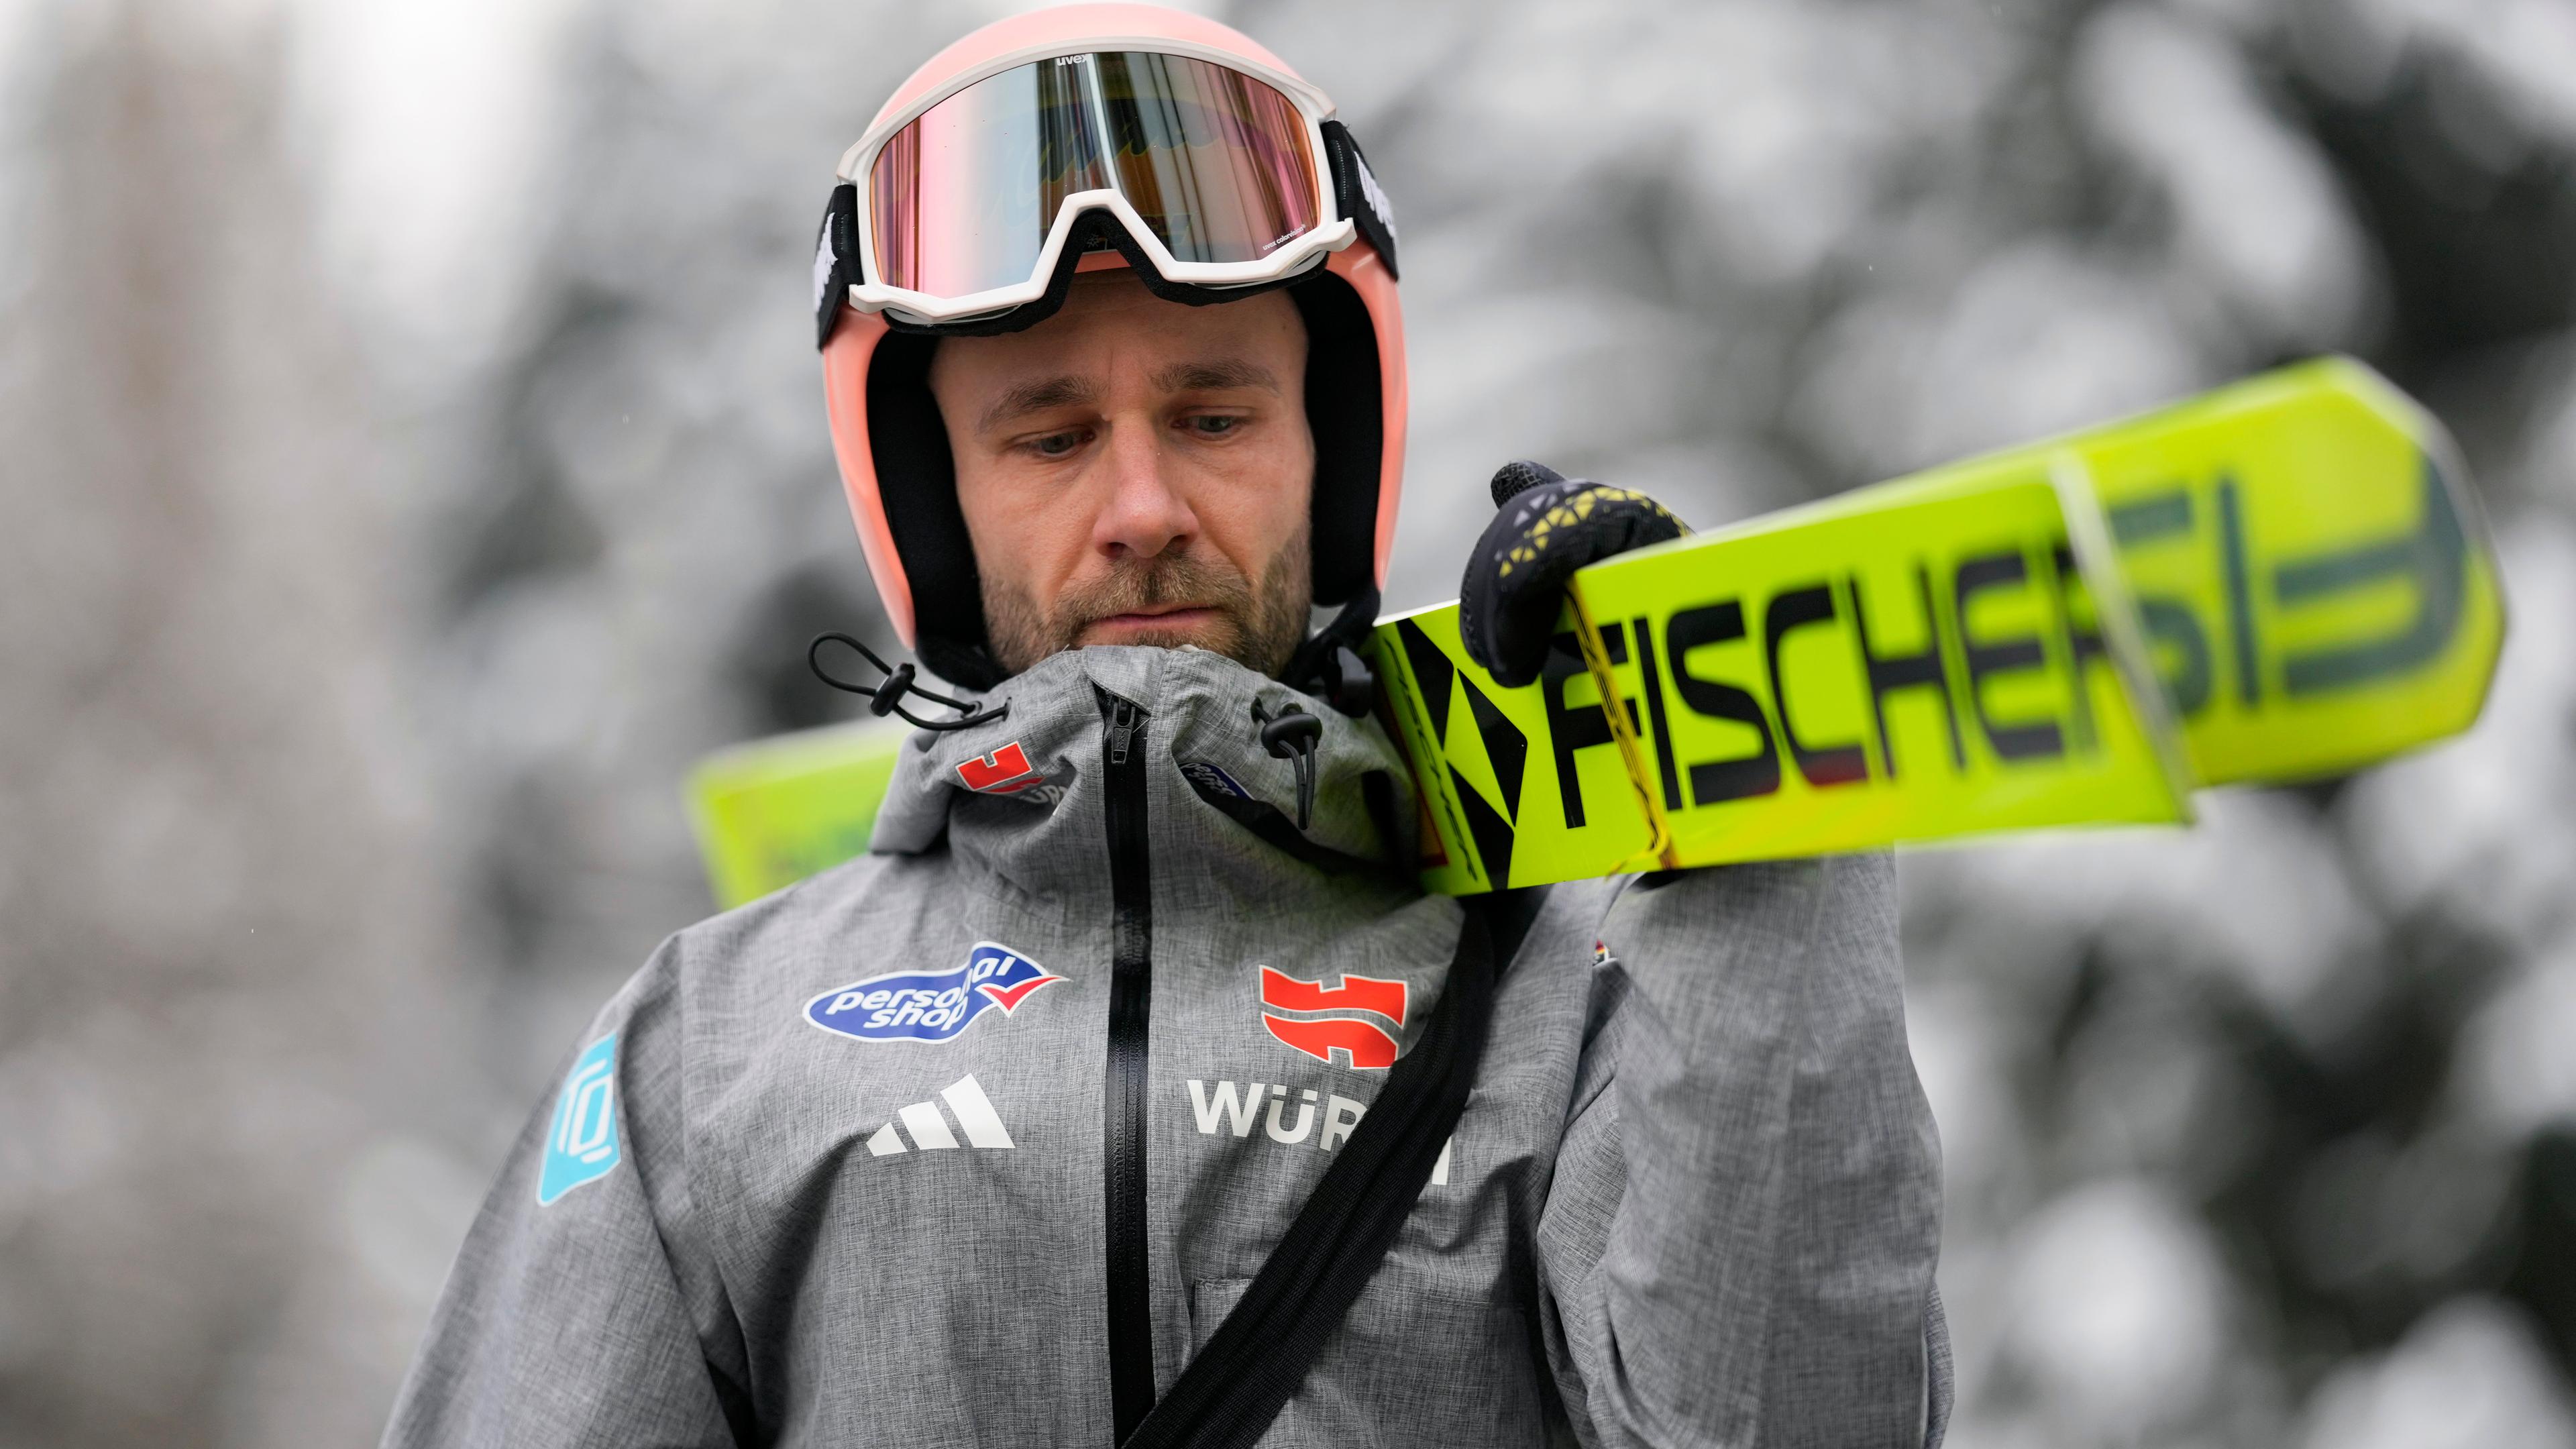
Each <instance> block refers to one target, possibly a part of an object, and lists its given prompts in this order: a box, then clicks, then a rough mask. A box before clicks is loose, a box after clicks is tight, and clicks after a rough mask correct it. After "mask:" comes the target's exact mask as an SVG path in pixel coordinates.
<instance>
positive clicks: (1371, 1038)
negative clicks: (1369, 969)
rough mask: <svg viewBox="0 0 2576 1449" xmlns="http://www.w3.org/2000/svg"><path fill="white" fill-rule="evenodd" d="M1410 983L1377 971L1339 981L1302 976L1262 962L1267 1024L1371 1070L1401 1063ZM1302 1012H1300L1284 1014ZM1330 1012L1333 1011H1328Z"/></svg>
mask: <svg viewBox="0 0 2576 1449" xmlns="http://www.w3.org/2000/svg"><path fill="white" fill-rule="evenodd" d="M1404 998H1405V986H1404V983H1403V982H1401V981H1381V980H1379V979H1378V978H1377V977H1374V976H1344V977H1342V978H1341V982H1340V984H1339V985H1337V986H1326V985H1325V984H1324V983H1323V982H1321V981H1300V980H1298V979H1297V978H1296V977H1294V976H1290V975H1288V974H1287V973H1286V972H1284V971H1277V970H1273V969H1272V968H1270V967H1268V966H1264V967H1262V968H1261V1005H1262V1008H1263V1010H1262V1013H1261V1024H1262V1025H1263V1026H1266V1027H1268V1028H1269V1029H1270V1034H1271V1035H1272V1036H1275V1037H1277V1038H1279V1040H1281V1041H1283V1042H1285V1043H1287V1044H1288V1045H1290V1046H1292V1047H1295V1048H1296V1049H1297V1050H1299V1051H1301V1052H1304V1053H1305V1054H1306V1055H1308V1056H1310V1057H1313V1058H1314V1059H1315V1060H1317V1061H1319V1062H1332V1061H1334V1060H1335V1058H1334V1053H1336V1052H1338V1053H1340V1054H1341V1056H1340V1061H1339V1064H1340V1065H1343V1066H1351V1067H1359V1068H1362V1069H1364V1070H1369V1071H1382V1070H1384V1069H1386V1068H1388V1067H1391V1066H1394V1065H1395V1053H1396V1039H1395V1030H1394V1029H1398V1028H1401V1027H1402V1026H1403V1025H1404ZM1285 1012H1296V1013H1298V1014H1297V1015H1295V1016H1287V1015H1282V1014H1281V1013H1285ZM1325 1013H1330V1014H1329V1015H1326V1014H1325Z"/></svg>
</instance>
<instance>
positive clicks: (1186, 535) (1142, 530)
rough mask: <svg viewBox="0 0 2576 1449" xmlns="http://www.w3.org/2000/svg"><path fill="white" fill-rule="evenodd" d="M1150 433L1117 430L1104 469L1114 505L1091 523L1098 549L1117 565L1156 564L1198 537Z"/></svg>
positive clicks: (1194, 516) (1192, 517) (1195, 521)
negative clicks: (1128, 560) (1123, 561)
mask: <svg viewBox="0 0 2576 1449" xmlns="http://www.w3.org/2000/svg"><path fill="white" fill-rule="evenodd" d="M1159 441H1160V439H1158V438H1157V437H1156V436H1155V432H1154V429H1153V428H1151V427H1123V428H1113V429H1112V430H1111V431H1110V434H1109V446H1108V448H1107V450H1106V451H1105V453H1104V454H1103V456H1102V459H1101V462H1102V464H1103V465H1104V466H1105V467H1107V468H1108V470H1109V501H1108V503H1107V505H1106V506H1104V507H1103V508H1102V509H1101V510H1100V516H1099V517H1098V518H1096V519H1094V520H1093V521H1092V526H1091V542H1092V546H1093V547H1094V548H1097V549H1099V550H1100V551H1101V552H1102V553H1105V554H1107V555H1109V556H1110V557H1111V558H1112V559H1117V558H1121V557H1129V556H1132V557H1135V558H1140V559H1146V558H1152V557H1154V556H1155V555H1156V554H1159V553H1161V552H1162V551H1163V550H1165V549H1167V548H1169V547H1171V546H1172V545H1173V544H1174V543H1185V542H1187V541H1188V540H1189V539H1190V538H1191V537H1193V536H1194V535H1196V534H1197V532H1198V527H1199V520H1198V515H1197V514H1195V513H1193V512H1191V511H1190V505H1189V503H1188V501H1187V500H1185V499H1184V498H1182V497H1181V495H1180V493H1179V492H1178V491H1177V490H1175V489H1174V488H1173V487H1172V486H1171V481H1170V480H1169V479H1168V478H1167V477H1166V476H1165V473H1164V469H1165V468H1166V466H1167V465H1168V462H1169V460H1168V459H1166V458H1164V457H1163V450H1162V449H1161V448H1159V447H1157V446H1156V444H1157V443H1158V442H1159Z"/></svg>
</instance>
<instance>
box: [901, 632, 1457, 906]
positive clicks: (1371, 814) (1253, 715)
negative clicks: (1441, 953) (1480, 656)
mask: <svg viewBox="0 0 2576 1449" xmlns="http://www.w3.org/2000/svg"><path fill="white" fill-rule="evenodd" d="M1104 697H1108V698H1115V699H1125V700H1128V701H1130V702H1132V703H1133V704H1134V705H1135V706H1137V708H1138V709H1140V710H1141V711H1142V712H1143V714H1144V716H1145V719H1144V725H1143V733H1142V737H1141V738H1142V744H1143V749H1144V752H1145V758H1146V761H1147V765H1148V768H1147V771H1146V778H1147V785H1148V819H1149V821H1150V823H1151V828H1152V832H1153V837H1152V838H1153V846H1154V850H1155V852H1156V855H1157V857H1158V859H1160V860H1172V859H1177V858H1181V856H1179V855H1176V854H1175V852H1179V853H1183V854H1184V855H1186V856H1188V857H1195V858H1196V861H1197V862H1198V863H1203V864H1204V865H1205V866H1206V868H1208V869H1210V870H1213V871H1216V872H1218V873H1220V874H1228V873H1232V874H1249V875H1250V876H1251V877H1253V878H1254V879H1252V880H1248V881H1240V882H1237V884H1244V885H1253V886H1259V885H1261V884H1263V883H1264V882H1265V881H1266V882H1267V883H1269V884H1272V885H1275V884H1276V883H1277V881H1278V879H1279V877H1280V873H1282V872H1288V873H1292V874H1293V873H1295V872H1298V871H1319V872H1322V873H1324V874H1328V875H1337V874H1360V875H1373V876H1375V877H1377V878H1379V879H1381V880H1384V881H1390V882H1401V883H1402V884H1403V885H1405V886H1406V887H1407V888H1409V887H1410V884H1411V877H1412V872H1413V863H1414V847H1415V839H1416V835H1415V832H1416V817H1415V806H1414V801H1413V784H1412V780H1411V778H1410V777H1409V775H1408V774H1407V773H1406V770H1405V766H1404V762H1403V759H1402V757H1401V756H1400V755H1399V754H1398V753H1397V752H1396V750H1395V747H1394V746H1393V745H1391V744H1390V743H1389V742H1388V740H1387V738H1386V735H1385V733H1384V731H1383V730H1381V729H1380V727H1379V726H1378V724H1377V722H1376V721H1375V720H1373V719H1359V720H1353V719H1349V718H1347V717H1345V716H1343V715H1342V714H1340V713H1338V712H1336V711H1335V710H1333V709H1331V708H1330V707H1329V706H1327V705H1325V704H1323V703H1322V702H1321V701H1318V700H1316V699H1313V698H1311V697H1309V696H1307V695H1305V694H1302V693H1300V692H1298V691H1296V690H1293V689H1290V688H1289V687H1287V686H1286V685H1284V684H1281V683H1279V682H1278V681H1276V680H1273V679H1270V678H1267V677H1265V676H1263V675H1259V674H1256V673H1254V672H1253V671H1251V670H1249V669H1246V668H1244V667H1243V666H1242V665H1239V664H1237V663H1235V662H1234V661H1233V660H1231V659H1228V658H1226V657H1224V656H1223V655H1219V654H1212V653H1209V652H1207V651H1205V650H1202V649H1192V648H1182V649H1157V648H1138V647H1123V646H1099V647H1094V648H1088V649H1078V650H1070V651H1067V652H1065V653H1061V654H1056V655H1053V656H1051V657H1049V658H1047V659H1045V660H1043V661H1041V662H1040V663H1038V664H1037V665H1035V666H1034V667H1032V668H1030V669H1029V670H1027V671H1026V672H1024V673H1022V674H1019V675H1017V676H1015V677H1013V678H1012V679H1010V680H1008V681H1006V682H1005V683H1004V684H1002V685H1001V686H1000V687H999V688H998V689H996V690H995V691H994V692H993V694H992V696H991V698H990V699H989V700H988V701H987V702H988V703H990V704H995V705H1000V704H1007V705H1008V712H1007V713H1006V714H1005V715H1004V716H1003V717H1002V718H1000V719H997V720H994V721H992V722H990V723H988V724H984V725H979V726H977V727H975V728H973V729H966V730H956V731H949V732H944V733H933V732H930V731H923V732H921V733H919V734H916V735H914V736H913V737H912V739H911V740H909V741H908V742H907V744H906V747H905V749H904V752H903V756H902V759H901V761H900V762H899V763H898V765H897V766H896V769H895V774H894V779H893V782H892V784H891V785H890V787H889V788H888V791H887V795H886V800H885V804H884V806H883V807H882V809H881V810H880V812H879V814H878V817H877V823H876V827H875V834H874V837H873V839H872V841H871V849H873V850H875V851H877V852H879V853H892V854H920V853H923V852H926V851H930V850H933V849H935V848H937V846H938V845H939V843H940V842H941V840H942V839H943V838H944V839H945V840H946V841H947V843H948V845H949V847H950V848H951V849H952V850H953V851H955V852H956V853H957V854H958V855H959V856H960V857H961V858H964V859H966V860H968V861H970V862H972V863H974V864H977V865H980V866H983V867H985V868H987V869H989V870H991V871H992V872H994V873H996V874H998V875H1001V876H1003V877H1004V878H1006V879H1008V880H1010V881H1012V882H1014V883H1016V884H1018V885H1020V886H1022V887H1024V888H1026V889H1028V890H1030V891H1032V892H1034V893H1037V894H1039V895H1041V896H1043V895H1047V894H1051V893H1052V892H1054V891H1055V890H1057V889H1060V888H1063V887H1066V886H1072V885H1075V884H1077V883H1078V882H1086V881H1090V880H1092V879H1093V878H1094V877H1097V876H1099V875H1100V874H1101V873H1102V872H1103V870H1104V869H1105V867H1104V866H1103V865H1102V863H1101V856H1102V841H1103V839H1104V836H1103V833H1102V832H1103V829H1104V819H1105V790H1106V782H1105V752H1104V745H1105V742H1106V740H1107V735H1108V730H1107V728H1106V725H1105V723H1104V716H1105V714H1106V712H1107V709H1106V704H1105V703H1104ZM1290 708H1294V709H1300V710H1303V711H1305V712H1307V713H1309V714H1312V715H1314V716H1315V717H1316V718H1317V719H1318V720H1319V721H1320V722H1321V725H1322V730H1321V734H1320V737H1319V738H1318V739H1317V740H1316V744H1315V770H1316V784H1315V795H1314V809H1313V814H1312V817H1311V819H1310V821H1309V823H1308V825H1307V828H1306V829H1304V830H1303V831H1299V830H1297V829H1296V828H1295V827H1296V816H1297V782H1296V781H1297V777H1296V770H1295V767H1294V764H1293V762H1292V761H1291V760H1288V759H1281V758H1277V757H1274V756H1273V755H1271V753H1270V752H1269V749H1268V748H1267V747H1266V746H1264V745H1263V743H1262V740H1261V725H1262V721H1263V720H1265V719H1269V718H1276V717H1277V716H1278V715H1279V714H1280V713H1281V712H1283V711H1284V710H1287V709H1290ZM1192 868H1193V869H1196V868H1198V864H1197V863H1194V864H1193V866H1192Z"/></svg>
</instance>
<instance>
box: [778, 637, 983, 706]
mask: <svg viewBox="0 0 2576 1449" xmlns="http://www.w3.org/2000/svg"><path fill="white" fill-rule="evenodd" d="M826 644H847V645H849V646H850V647H851V648H853V649H856V650H857V651H859V654H860V656H861V657H862V658H864V659H866V660H867V661H868V662H869V663H870V664H873V665H875V666H876V667H877V672H878V673H880V674H883V675H884V676H885V679H884V681H883V682H881V683H878V684H874V685H866V684H852V683H851V682H849V681H848V680H846V679H839V678H835V677H834V676H833V674H832V672H831V671H830V670H828V669H825V668H824V667H823V658H822V655H823V646H824V645H826ZM805 667H806V668H808V669H811V670H813V671H814V677H815V678H816V679H819V680H821V681H823V682H824V683H825V684H828V685H830V686H832V687H833V688H834V689H837V690H840V691H842V692H844V693H847V694H858V695H865V696H866V697H867V700H868V713H870V714H872V715H875V716H877V717H878V718H879V719H883V718H884V717H885V716H887V715H890V714H892V715H900V716H902V717H903V719H904V721H905V722H906V723H908V724H912V725H915V726H918V727H919V728H922V729H926V730H962V729H972V728H973V727H975V726H976V725H979V724H989V723H991V722H992V721H994V720H997V719H1000V718H1002V717H1003V716H1005V715H1008V714H1009V713H1010V712H1011V704H1010V701H1008V700H1004V701H1003V702H1002V703H1000V704H998V705H994V706H993V707H991V708H989V709H977V708H976V707H975V706H974V705H972V704H969V703H967V702H966V701H965V700H962V699H950V698H949V697H948V696H947V695H944V694H937V693H933V692H932V691H930V690H927V689H924V688H922V687H921V686H920V685H918V684H915V683H913V682H912V681H913V674H914V671H913V667H912V666H911V665H909V664H905V665H901V666H894V665H889V664H887V663H886V662H885V661H884V660H882V659H879V658H878V657H877V651H875V650H873V649H871V648H869V647H868V646H866V645H865V644H862V643H860V642H859V641H858V640H856V639H853V638H851V637H850V636H849V635H847V634H817V635H815V636H814V642H813V643H811V644H808V645H806V646H805ZM908 694H909V695H917V696H919V697H920V698H922V699H926V700H929V701H930V702H931V703H932V704H936V705H944V706H946V707H947V708H949V709H953V710H955V711H957V712H958V714H959V715H960V716H962V718H958V719H923V718H922V717H921V716H919V715H917V714H914V713H913V712H912V711H911V710H908V709H905V708H904V707H903V699H904V696H905V695H908Z"/></svg>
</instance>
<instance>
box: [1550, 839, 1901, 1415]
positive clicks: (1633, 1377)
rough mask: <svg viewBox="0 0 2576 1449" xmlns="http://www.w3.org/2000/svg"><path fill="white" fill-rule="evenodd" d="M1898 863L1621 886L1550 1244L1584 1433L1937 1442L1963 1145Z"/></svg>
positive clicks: (1558, 1333) (1606, 932) (1557, 1340)
mask: <svg viewBox="0 0 2576 1449" xmlns="http://www.w3.org/2000/svg"><path fill="white" fill-rule="evenodd" d="M1894 877H1895V872H1894V866H1893V863H1892V861H1891V860H1890V858H1889V857H1888V856H1886V855H1884V854H1879V855H1871V856H1859V857H1844V858H1836V859H1827V860H1808V861H1790V862H1780V863H1770V864H1761V865H1748V866H1733V867H1725V868H1720V869H1709V870H1696V871H1687V872H1679V873H1674V874H1670V875H1665V876H1660V877H1644V878H1641V879H1640V880H1638V881H1636V882H1633V883H1631V884H1630V885H1629V887H1628V888H1627V889H1626V890H1624V891H1622V892H1621V893H1620V894H1619V896H1618V897H1617V898H1616V899H1615V900H1614V902H1613V904H1612V905H1611V907H1610V909H1609V912H1608V915H1607V918H1606V919H1605V920H1604V922H1603V923H1602V927H1601V937H1602V943H1603V947H1604V950H1603V952H1602V959H1601V960H1600V961H1599V962H1598V963H1597V964H1596V966H1595V968H1594V969H1595V970H1596V971H1598V972H1600V973H1602V976H1601V979H1599V980H1597V981H1596V982H1595V986H1596V995H1595V1013H1594V1020H1595V1033H1594V1035H1593V1036H1592V1038H1591V1040H1590V1042H1589V1043H1588V1044H1587V1047H1586V1054H1585V1061H1584V1064H1583V1069H1582V1070H1581V1071H1580V1072H1579V1074H1578V1085H1577V1089H1576V1095H1575V1101H1574V1102H1573V1104H1572V1116H1571V1118H1570V1119H1569V1123H1568V1126H1567V1129H1566V1133H1565V1137H1564V1141H1563V1144H1562V1146H1561V1148H1560V1150H1559V1155H1558V1160H1557V1168H1556V1172H1555V1175H1554V1177H1553V1179H1552V1181H1551V1183H1550V1186H1549V1189H1548V1196H1547V1200H1546V1203H1545V1206H1544V1207H1543V1209H1542V1211H1541V1214H1540V1220H1539V1231H1538V1235H1537V1248H1536V1254H1537V1266H1538V1270H1539V1274H1540V1277H1541V1280H1542V1282H1543V1284H1544V1286H1545V1289H1546V1292H1545V1294H1544V1295H1543V1297H1544V1300H1545V1301H1544V1303H1543V1306H1542V1317H1543V1328H1544V1337H1545V1340H1546V1343H1547V1347H1548V1352H1549V1356H1550V1359H1551V1364H1550V1367H1551V1368H1552V1369H1553V1370H1554V1374H1555V1377H1556V1380H1557V1383H1558V1386H1559V1389H1560V1391H1561V1392H1562V1393H1563V1395H1564V1397H1565V1400H1566V1404H1567V1407H1568V1409H1569V1411H1570V1415H1571V1418H1572V1419H1573V1421H1574V1424H1575V1427H1576V1430H1577V1433H1578V1434H1579V1435H1580V1436H1581V1437H1582V1438H1584V1440H1585V1441H1586V1442H1587V1443H1590V1444H1595V1445H1619V1446H1625V1445H1647V1444H1652V1445H1692V1446H1698V1445H1729V1446H1753V1445H1763V1446H1773V1445H1783V1446H1785V1445H1802V1446H1803V1445H1819V1446H1824V1445H1830V1446H1836V1449H1865V1446H1890V1449H1895V1446H1904V1449H1914V1446H1917V1445H1921V1444H1924V1443H1925V1442H1927V1439H1933V1440H1937V1436H1938V1422H1939V1419H1940V1418H1941V1417H1942V1410H1944V1409H1946V1392H1947V1384H1946V1382H1941V1383H1935V1382H1934V1379H1935V1376H1936V1373H1937V1370H1936V1369H1935V1367H1934V1365H1933V1360H1934V1358H1935V1357H1936V1356H1941V1355H1945V1354H1946V1343H1945V1342H1940V1341H1937V1340H1938V1339H1939V1331H1938V1328H1937V1310H1936V1309H1935V1308H1934V1306H1933V1299H1932V1273H1933V1266H1934V1262H1935V1260H1936V1258H1937V1256H1938V1252H1939V1238H1940V1156H1939V1153H1940V1149H1939V1144H1938V1141H1937V1140H1936V1138H1935V1136H1934V1131H1933V1125H1932V1117H1931V1110H1930V1108H1929V1106H1928V1105H1927V1103H1926V1102H1925V1101H1924V1097H1923V1093H1922V1089H1921V1087H1920V1085H1919V1084H1918V1083H1917V1082H1916V1080H1915V1075H1914V1063H1913V1059H1912V1057H1911V1056H1910V1055H1909V1054H1908V1052H1907V1049H1906V1042H1905V1009H1904V995H1903V982H1902V977H1901V972H1900V969H1899V963H1898V953H1897V943H1896V907H1895V899H1894V896H1895V879H1894ZM1927 1431H1928V1432H1927Z"/></svg>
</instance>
